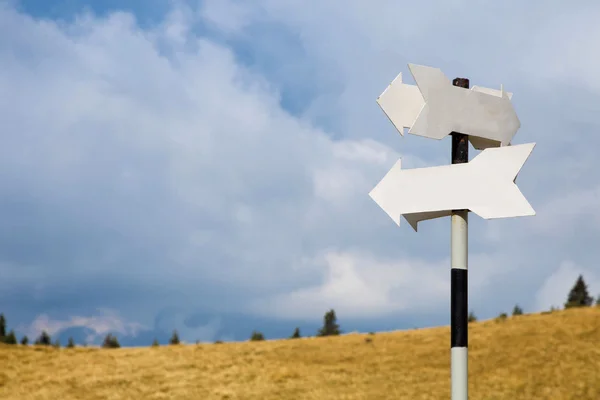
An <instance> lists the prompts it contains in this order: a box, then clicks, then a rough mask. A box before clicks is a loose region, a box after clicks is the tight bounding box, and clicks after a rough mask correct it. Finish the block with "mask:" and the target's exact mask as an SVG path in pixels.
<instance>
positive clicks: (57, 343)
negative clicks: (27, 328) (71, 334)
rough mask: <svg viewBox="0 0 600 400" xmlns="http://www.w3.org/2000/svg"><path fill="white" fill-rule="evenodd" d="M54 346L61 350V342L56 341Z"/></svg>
mask: <svg viewBox="0 0 600 400" xmlns="http://www.w3.org/2000/svg"><path fill="white" fill-rule="evenodd" d="M52 346H54V347H56V348H57V349H60V340H58V339H56V340H55V341H54V344H53V345H52Z"/></svg>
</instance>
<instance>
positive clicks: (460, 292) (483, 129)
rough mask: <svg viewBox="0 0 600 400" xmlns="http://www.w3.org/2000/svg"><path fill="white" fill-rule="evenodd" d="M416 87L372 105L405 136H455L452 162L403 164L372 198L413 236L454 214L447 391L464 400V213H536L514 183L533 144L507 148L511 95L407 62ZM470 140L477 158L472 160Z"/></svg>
mask: <svg viewBox="0 0 600 400" xmlns="http://www.w3.org/2000/svg"><path fill="white" fill-rule="evenodd" d="M409 68H410V71H411V73H412V75H413V76H414V78H415V81H416V82H417V86H413V85H407V84H404V83H402V75H401V74H400V75H398V77H397V78H396V79H395V80H394V81H393V82H392V83H391V84H390V86H388V88H387V89H386V90H385V91H384V92H383V93H382V94H381V96H380V97H379V98H378V99H377V102H378V103H379V105H380V107H381V108H382V109H383V111H384V113H385V114H386V115H387V116H388V118H389V119H390V121H391V122H392V123H393V124H394V126H395V127H396V129H398V131H399V132H400V134H403V133H404V132H403V131H404V128H408V129H409V131H408V133H411V134H415V135H419V136H423V137H428V138H431V139H438V140H439V139H442V138H444V137H445V136H447V135H452V164H453V165H447V166H439V167H430V168H417V169H409V170H402V168H401V160H398V162H396V164H395V165H394V166H393V167H392V169H391V170H390V171H389V172H388V173H387V174H386V175H385V176H384V177H383V179H382V180H381V181H380V182H379V183H378V184H377V186H375V188H374V189H373V190H372V191H371V193H369V196H371V198H372V199H373V200H374V201H375V202H376V203H377V204H378V205H379V206H380V207H381V208H382V209H383V210H384V211H385V212H386V213H387V214H388V215H389V216H390V217H391V218H392V219H393V220H394V222H396V224H398V225H400V216H403V217H404V219H406V220H407V222H408V223H409V224H410V225H411V226H412V227H413V229H414V230H415V231H417V224H418V222H420V221H424V220H428V219H434V218H440V217H446V216H451V221H452V222H451V224H452V227H451V283H450V331H451V339H450V342H451V356H450V357H451V385H452V400H467V399H468V390H467V388H468V385H467V382H468V379H467V378H468V367H467V365H468V363H467V360H468V356H467V354H468V353H467V349H468V334H467V333H468V321H467V315H468V291H467V288H468V284H467V282H468V280H467V278H468V274H467V266H468V214H469V211H472V212H474V213H476V214H478V215H479V216H480V217H482V218H485V219H492V218H510V217H521V216H531V215H535V211H534V210H533V208H532V207H531V205H530V204H529V203H528V202H527V200H526V199H525V197H524V196H523V195H522V193H521V192H520V191H519V188H518V187H517V185H516V184H515V180H516V178H517V175H518V173H519V171H520V170H521V167H522V166H523V164H524V163H525V161H527V158H528V157H529V155H530V154H531V152H532V151H533V148H534V147H535V143H530V144H522V145H517V146H511V144H510V142H511V140H512V138H513V137H514V135H515V134H516V132H517V130H518V129H519V127H520V122H519V119H518V118H517V115H516V113H515V111H514V109H513V107H512V104H511V102H510V99H511V97H512V94H511V93H506V92H504V90H503V89H502V88H501V89H500V90H499V91H498V90H494V89H489V88H483V87H478V86H473V88H471V89H469V80H468V79H465V78H456V79H454V81H453V82H452V83H450V81H449V80H448V78H446V76H445V75H444V74H443V73H442V72H441V70H439V69H437V68H431V67H425V66H421V65H413V64H409ZM469 142H471V144H472V145H473V147H475V148H476V149H478V150H482V152H481V153H480V154H479V155H477V156H476V157H475V158H474V159H473V160H472V161H471V162H468V161H469Z"/></svg>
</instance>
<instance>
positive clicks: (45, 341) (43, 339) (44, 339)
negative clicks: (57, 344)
mask: <svg viewBox="0 0 600 400" xmlns="http://www.w3.org/2000/svg"><path fill="white" fill-rule="evenodd" d="M35 344H37V345H41V346H50V344H51V340H50V335H48V333H47V332H46V331H42V333H41V334H40V336H39V337H38V338H37V339H36V340H35Z"/></svg>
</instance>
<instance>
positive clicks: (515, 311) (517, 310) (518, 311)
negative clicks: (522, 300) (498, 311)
mask: <svg viewBox="0 0 600 400" xmlns="http://www.w3.org/2000/svg"><path fill="white" fill-rule="evenodd" d="M512 315H513V316H515V315H523V309H522V308H521V307H519V305H518V304H517V305H515V308H513V312H512Z"/></svg>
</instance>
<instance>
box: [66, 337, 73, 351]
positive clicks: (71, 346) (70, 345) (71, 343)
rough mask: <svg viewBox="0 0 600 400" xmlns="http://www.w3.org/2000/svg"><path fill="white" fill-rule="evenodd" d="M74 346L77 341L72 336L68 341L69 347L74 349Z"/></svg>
mask: <svg viewBox="0 0 600 400" xmlns="http://www.w3.org/2000/svg"><path fill="white" fill-rule="evenodd" d="M73 347H75V341H74V340H73V338H72V337H70V338H69V340H68V341H67V349H72V348H73Z"/></svg>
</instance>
